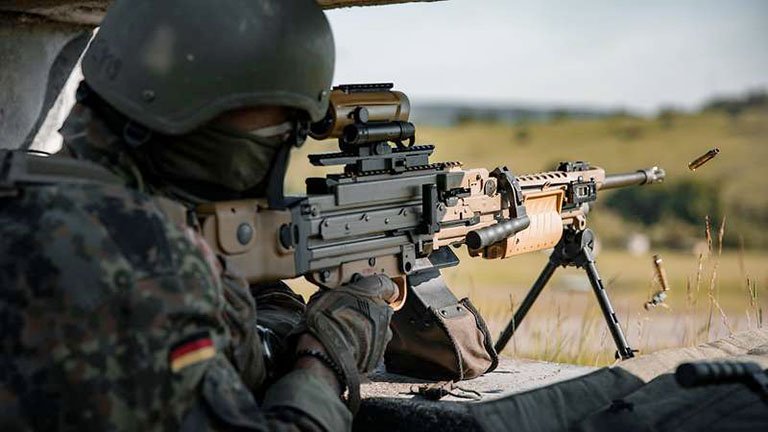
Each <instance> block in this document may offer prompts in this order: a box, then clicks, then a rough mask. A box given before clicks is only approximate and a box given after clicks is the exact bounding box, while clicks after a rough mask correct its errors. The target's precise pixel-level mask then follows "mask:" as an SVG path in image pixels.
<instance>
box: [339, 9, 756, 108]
mask: <svg viewBox="0 0 768 432" xmlns="http://www.w3.org/2000/svg"><path fill="white" fill-rule="evenodd" d="M328 17H329V20H330V22H331V26H332V28H333V31H334V37H335V40H336V49H337V51H336V60H337V61H336V73H335V78H334V81H335V83H337V84H341V83H355V82H394V83H395V87H396V88H397V89H400V90H403V91H404V92H405V93H406V94H408V95H409V97H410V98H411V101H412V102H414V103H416V104H417V103H420V102H421V103H427V102H470V103H483V104H498V105H516V104H522V105H531V106H544V107H546V106H551V105H565V106H579V107H594V108H619V107H624V108H628V109H630V110H634V111H639V112H652V111H654V110H656V109H658V108H659V107H667V106H674V107H677V108H681V109H695V108H696V107H698V106H699V105H700V104H702V103H703V102H704V101H705V100H706V99H708V98H710V97H712V96H713V95H719V94H741V93H743V92H745V91H746V90H748V89H754V88H764V89H768V1H763V0H729V1H725V0H721V1H711V0H696V1H694V0H678V1H674V0H668V1H659V0H646V1H629V0H613V1H610V0H581V1H565V0H546V1H545V0H541V1H518V0H448V1H443V2H437V3H421V4H419V3H412V4H403V5H391V6H380V7H367V8H349V9H337V10H331V11H328Z"/></svg>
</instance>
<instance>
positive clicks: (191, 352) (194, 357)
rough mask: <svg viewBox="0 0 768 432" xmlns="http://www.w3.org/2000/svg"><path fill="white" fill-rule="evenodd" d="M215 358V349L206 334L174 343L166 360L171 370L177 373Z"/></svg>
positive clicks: (199, 334)
mask: <svg viewBox="0 0 768 432" xmlns="http://www.w3.org/2000/svg"><path fill="white" fill-rule="evenodd" d="M215 356H216V347H215V346H214V345H213V340H212V339H211V336H210V334H208V333H207V332H206V333H198V334H196V335H192V336H190V337H188V338H185V339H184V340H182V341H181V342H178V343H176V344H175V345H174V346H173V347H172V348H171V353H170V354H169V356H168V360H169V361H170V363H171V370H172V371H173V372H178V371H180V370H182V369H184V368H185V367H187V366H191V365H193V364H196V363H200V362H201V361H205V360H208V359H211V358H213V357H215Z"/></svg>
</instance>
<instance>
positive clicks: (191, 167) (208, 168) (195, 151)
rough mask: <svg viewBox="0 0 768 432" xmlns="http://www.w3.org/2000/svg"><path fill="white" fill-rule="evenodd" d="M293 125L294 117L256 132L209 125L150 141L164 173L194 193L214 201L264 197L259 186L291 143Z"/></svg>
mask: <svg viewBox="0 0 768 432" xmlns="http://www.w3.org/2000/svg"><path fill="white" fill-rule="evenodd" d="M292 130H293V123H292V122H284V123H281V124H278V125H276V126H269V127H265V128H261V129H257V130H254V131H250V132H243V131H240V130H237V129H234V128H231V127H227V126H222V125H206V126H203V127H201V128H199V129H197V130H195V131H193V132H191V133H189V134H186V135H181V136H165V137H163V138H161V139H158V140H157V141H156V142H153V143H150V145H149V147H150V148H149V153H150V154H149V157H150V159H151V164H152V167H153V169H154V171H155V173H156V174H157V175H158V176H160V177H162V178H163V179H164V180H166V181H168V182H170V183H172V184H173V186H174V187H177V188H179V189H181V190H183V191H184V192H186V193H188V194H192V195H194V196H199V197H202V198H204V199H210V200H216V199H230V198H234V197H236V196H237V195H240V194H243V193H245V192H248V194H247V195H248V196H259V195H260V192H262V191H259V190H258V188H259V187H260V186H261V185H263V184H264V183H265V177H266V176H267V174H268V173H269V171H270V167H271V165H272V163H273V161H274V159H275V155H276V154H277V153H278V151H279V150H280V148H281V147H282V146H285V145H289V144H288V143H287V140H288V139H289V138H290V136H291V131H292ZM219 192H221V193H219Z"/></svg>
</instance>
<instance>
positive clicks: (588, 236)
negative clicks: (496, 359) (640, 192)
mask: <svg viewBox="0 0 768 432" xmlns="http://www.w3.org/2000/svg"><path fill="white" fill-rule="evenodd" d="M594 247H595V234H594V233H593V232H592V230H590V229H588V228H587V229H584V230H582V231H576V230H573V229H566V230H565V231H564V232H563V237H562V238H561V239H560V241H559V242H558V243H557V245H556V246H555V249H554V250H553V251H552V254H551V255H550V256H549V261H548V262H547V264H546V265H545V266H544V269H543V270H542V271H541V273H540V274H539V277H538V278H537V279H536V282H534V283H533V286H532V287H531V290H530V291H528V294H527V295H526V296H525V299H524V300H523V302H522V303H521V304H520V307H519V308H518V309H517V311H516V312H515V315H514V316H513V317H512V320H510V321H509V324H507V326H506V328H504V331H503V332H501V335H500V336H499V340H498V341H496V346H495V348H496V352H501V351H502V350H503V349H504V347H505V346H507V342H509V339H510V338H511V337H512V335H513V334H514V333H515V330H517V328H518V327H519V326H520V323H521V322H522V321H523V318H525V315H526V314H527V313H528V311H529V310H530V309H531V306H533V303H534V302H535V301H536V299H537V298H538V297H539V294H541V291H542V290H543V289H544V286H546V285H547V282H549V280H550V278H552V275H553V274H554V273H555V270H557V268H558V267H560V266H562V267H571V266H572V267H578V268H583V269H584V271H586V272H587V277H588V278H589V283H590V284H591V285H592V289H593V290H594V292H595V295H596V296H597V302H598V303H599V304H600V309H601V310H602V311H603V317H605V322H606V323H607V324H608V330H610V332H611V336H613V341H614V342H615V343H616V349H617V351H616V358H621V359H628V358H631V357H634V356H635V354H634V353H635V352H637V351H636V350H633V349H632V348H630V347H629V344H627V339H626V338H625V337H624V332H623V331H622V330H621V326H620V325H619V320H618V319H617V318H616V313H615V312H614V311H613V306H611V301H610V300H609V299H608V294H607V293H606V292H605V287H604V286H603V281H602V280H600V275H599V274H598V272H597V267H596V266H595V255H594Z"/></svg>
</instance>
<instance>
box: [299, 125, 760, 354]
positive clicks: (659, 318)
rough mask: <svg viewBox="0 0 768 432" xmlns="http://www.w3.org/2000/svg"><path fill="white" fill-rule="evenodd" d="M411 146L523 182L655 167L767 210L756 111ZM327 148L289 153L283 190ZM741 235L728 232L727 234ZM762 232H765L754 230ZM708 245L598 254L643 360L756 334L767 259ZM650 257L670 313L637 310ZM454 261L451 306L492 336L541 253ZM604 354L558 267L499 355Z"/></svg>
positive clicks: (452, 133)
mask: <svg viewBox="0 0 768 432" xmlns="http://www.w3.org/2000/svg"><path fill="white" fill-rule="evenodd" d="M418 142H419V143H434V144H436V145H437V147H438V150H437V152H436V155H435V157H434V158H433V159H434V160H459V161H461V162H463V163H464V165H465V166H467V167H473V166H482V167H487V168H491V169H492V168H493V167H495V166H498V165H507V166H509V168H510V169H512V170H513V172H516V173H521V174H522V173H529V172H536V171H541V170H548V169H551V168H552V167H553V165H554V163H556V162H557V161H560V160H587V161H589V162H592V163H594V164H596V165H598V166H601V167H603V168H605V169H606V170H607V171H608V172H623V171H631V170H634V169H637V168H643V167H649V166H654V165H658V166H661V167H663V168H664V169H666V171H667V174H668V177H667V182H668V183H671V182H675V181H679V180H681V179H685V178H690V177H691V176H695V177H696V178H702V179H706V180H710V181H717V182H718V184H719V188H720V191H721V194H722V197H723V199H724V201H725V203H726V211H730V212H739V211H751V209H760V208H764V207H765V206H766V205H768V194H766V193H765V192H764V190H765V187H764V184H763V182H764V172H765V168H764V166H765V163H766V161H768V112H765V111H753V112H748V113H745V114H743V115H742V116H741V117H740V118H738V119H733V118H729V117H728V116H726V115H725V114H722V113H703V114H696V115H678V116H675V117H674V118H673V119H672V120H671V123H664V122H661V121H659V120H656V119H638V118H625V117H619V118H610V119H596V120H578V121H576V120H567V119H566V120H561V121H557V122H548V123H531V124H527V125H504V124H476V123H475V124H465V125H458V126H455V127H445V128H437V127H419V128H418ZM713 147H719V148H720V150H721V153H720V155H719V156H718V157H717V158H716V159H714V160H713V161H711V162H710V163H708V164H707V165H705V166H704V167H702V168H700V169H699V170H697V171H696V172H691V171H689V170H688V168H687V164H688V162H689V161H690V160H692V159H693V158H695V157H696V156H698V155H700V154H702V153H704V152H705V151H707V150H709V149H710V148H713ZM335 150H336V145H335V143H333V142H322V143H318V142H309V143H307V145H305V147H304V148H302V149H301V150H300V151H299V152H296V153H298V154H296V153H295V154H294V156H293V157H294V159H293V161H294V162H293V164H292V166H291V169H290V170H289V174H288V187H287V188H288V191H289V192H293V193H300V192H301V190H302V189H303V179H304V178H305V177H306V176H313V175H323V174H324V173H325V172H328V171H326V170H323V169H319V168H315V167H310V166H309V164H308V163H307V162H306V158H305V157H306V155H307V154H309V153H318V152H324V151H335ZM654 187H663V186H654ZM732 214H733V213H732ZM721 216H722V215H721ZM726 216H727V214H726ZM590 218H591V222H590V224H591V225H592V227H593V228H595V229H596V230H597V232H598V235H601V232H602V233H603V235H608V234H609V233H610V234H611V235H614V236H615V235H616V234H617V233H618V234H620V235H624V234H625V232H629V231H639V230H641V229H643V228H642V227H640V226H639V225H637V224H633V223H632V221H626V220H623V219H622V220H619V219H618V217H617V216H615V215H611V214H608V213H607V212H604V211H602V210H601V209H600V208H598V211H597V212H595V213H594V214H593V215H590ZM663 224H664V221H662V223H661V225H663ZM701 227H702V228H701V230H700V232H701V234H700V235H699V237H701V239H702V240H703V239H704V228H703V227H704V222H703V221H702V223H701ZM655 228H656V227H653V228H652V229H655ZM739 228H740V227H739V226H735V227H731V226H729V225H728V224H726V229H731V230H738V229H739ZM751 228H752V229H755V227H754V226H753V227H751ZM762 228H768V226H762V227H761V226H758V227H757V229H760V230H761V229H762ZM715 230H716V227H715ZM713 237H717V235H716V234H715V235H713ZM714 243H715V245H714V247H713V249H714V251H712V252H711V253H709V254H706V255H703V256H699V255H697V254H695V253H693V252H688V251H681V250H677V251H670V250H661V251H660V250H658V249H657V248H655V247H653V245H652V248H651V251H650V252H649V253H648V254H644V255H640V256H635V255H631V254H629V253H628V252H624V251H621V250H603V251H601V252H600V254H599V255H598V267H599V269H600V271H601V273H602V277H603V281H604V282H605V283H606V285H607V289H608V291H609V294H610V295H611V297H612V299H613V302H614V307H615V309H616V312H617V314H618V316H619V319H620V321H621V323H622V326H623V327H624V329H625V331H626V334H627V337H628V339H629V341H630V344H631V345H632V346H633V347H634V348H638V349H640V350H641V351H642V352H650V351H654V350H657V349H661V348H667V347H671V346H685V345H691V344H695V343H700V342H704V341H707V340H712V339H716V338H719V337H723V336H726V335H728V334H729V333H730V332H734V331H738V330H743V329H747V328H755V327H757V326H760V325H762V323H763V322H764V320H763V318H762V311H764V310H768V309H766V308H767V307H768V301H767V300H766V299H768V292H766V286H767V285H768V251H766V250H747V251H740V250H733V249H732V250H726V251H724V252H722V254H719V253H718V247H717V239H716V238H715V241H714ZM462 253H463V252H462ZM654 253H660V254H661V255H662V256H663V258H664V262H665V268H666V270H667V272H668V274H669V277H670V283H671V285H672V287H671V288H672V289H671V291H670V292H669V298H668V300H667V303H666V304H667V306H668V307H666V308H665V307H658V308H654V309H652V310H650V311H646V310H645V309H644V308H643V305H644V303H645V302H646V301H648V300H649V298H650V297H651V295H652V294H653V292H654V291H655V290H656V289H657V286H656V285H655V282H654V274H653V265H652V258H651V256H652V254H654ZM460 257H461V258H462V264H461V265H460V266H459V267H456V268H452V269H448V270H446V271H445V273H444V275H445V277H446V279H447V281H448V283H449V286H451V287H452V289H453V290H454V291H455V293H456V294H457V296H468V297H470V299H471V300H472V301H473V303H474V304H475V305H476V306H477V307H478V308H479V310H480V311H481V313H482V314H483V316H484V317H485V319H486V320H487V321H488V324H489V327H490V329H491V333H492V334H493V335H494V336H495V335H497V334H498V333H499V332H500V331H501V329H502V328H503V326H504V325H505V324H506V321H507V320H508V319H509V317H510V316H511V314H512V310H513V309H514V308H515V307H516V305H517V304H518V303H519V302H520V301H521V300H522V298H523V297H524V295H525V293H526V291H527V289H528V287H529V286H530V284H531V283H532V282H533V280H534V279H535V278H536V276H537V275H538V272H539V270H540V269H541V268H542V267H543V265H544V263H545V262H546V259H547V254H546V253H541V254H530V255H526V256H522V257H516V258H512V259H510V260H505V261H484V260H481V259H470V258H469V257H467V256H466V255H465V254H464V255H461V256H460ZM293 285H294V286H296V287H297V288H298V289H299V290H300V291H302V292H303V293H305V294H306V293H309V292H310V291H311V290H312V288H311V287H310V286H309V285H308V284H307V283H306V282H303V281H296V282H294V283H293ZM613 352H614V347H613V342H612V340H611V338H610V335H609V334H608V333H607V331H606V327H605V325H604V322H603V319H602V316H601V314H600V310H599V308H598V306H597V303H596V301H595V299H594V295H593V294H592V292H591V288H590V286H589V284H588V281H587V279H586V277H585V275H584V274H583V273H582V272H581V271H579V270H576V269H565V270H558V273H556V275H555V277H554V278H553V280H552V282H551V285H550V286H548V287H547V289H546V290H545V292H544V293H543V294H542V296H541V298H540V299H539V301H538V303H537V304H536V305H535V306H534V308H533V309H532V310H531V312H530V314H529V316H528V317H527V318H526V320H525V322H524V323H522V324H521V327H520V330H519V331H518V333H517V334H516V335H515V337H514V338H513V340H512V341H511V342H510V344H509V346H508V348H507V350H506V351H505V354H509V355H517V356H522V357H531V358H539V359H544V360H553V361H564V362H573V363H580V364H595V365H601V364H606V363H610V362H612V361H613Z"/></svg>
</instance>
